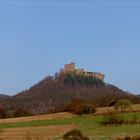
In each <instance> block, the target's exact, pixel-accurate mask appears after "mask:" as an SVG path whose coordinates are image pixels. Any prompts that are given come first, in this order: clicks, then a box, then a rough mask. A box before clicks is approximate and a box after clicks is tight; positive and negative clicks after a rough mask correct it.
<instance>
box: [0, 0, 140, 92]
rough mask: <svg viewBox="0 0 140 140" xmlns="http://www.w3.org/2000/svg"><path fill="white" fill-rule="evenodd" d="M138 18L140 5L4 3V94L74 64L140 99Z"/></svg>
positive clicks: (0, 61)
mask: <svg viewBox="0 0 140 140" xmlns="http://www.w3.org/2000/svg"><path fill="white" fill-rule="evenodd" d="M139 13H140V2H139V1H138V0H133V1H132V0H123V1H121V0H119V1H118V0H106V1H105V0H98V1H97V0H75V1H74V0H72V1H70V0H65V1H64V0H57V1H56V0H40V1H39V0H28V1H27V0H18V1H17V0H6V1H3V0H0V20H1V22H0V37H1V40H0V68H1V69H0V94H9V95H13V94H16V93H18V92H20V91H22V90H26V89H28V88H30V87H31V86H32V85H34V84H36V83H37V82H38V81H40V80H41V79H43V78H44V77H46V76H47V75H53V74H54V73H55V72H57V71H59V69H60V68H63V65H64V64H66V63H70V62H75V63H76V67H77V68H84V69H85V70H87V71H95V72H101V73H103V74H105V82H107V83H110V84H114V85H116V86H118V87H119V88H121V89H123V90H124V91H128V92H131V93H133V94H140V86H139V85H140V84H139V79H140V74H139V71H140V65H139V60H140V55H139V52H140V39H139V37H140V18H139Z"/></svg>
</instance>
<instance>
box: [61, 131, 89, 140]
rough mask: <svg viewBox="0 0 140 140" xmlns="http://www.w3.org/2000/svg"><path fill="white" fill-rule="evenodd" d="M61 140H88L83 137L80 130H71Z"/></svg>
mask: <svg viewBox="0 0 140 140" xmlns="http://www.w3.org/2000/svg"><path fill="white" fill-rule="evenodd" d="M63 140H89V138H87V137H85V136H83V134H82V132H81V131H80V130H76V129H74V130H71V131H69V132H67V133H66V134H64V136H63Z"/></svg>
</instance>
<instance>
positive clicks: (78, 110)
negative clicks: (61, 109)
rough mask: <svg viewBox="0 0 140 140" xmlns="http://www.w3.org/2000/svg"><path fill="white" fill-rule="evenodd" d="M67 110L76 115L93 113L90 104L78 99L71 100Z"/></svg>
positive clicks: (93, 109)
mask: <svg viewBox="0 0 140 140" xmlns="http://www.w3.org/2000/svg"><path fill="white" fill-rule="evenodd" d="M67 110H68V111H69V112H72V113H74V114H78V115H82V114H91V113H95V107H94V106H93V104H92V103H90V102H88V101H84V100H80V99H74V100H72V102H71V103H70V105H69V106H68V107H67Z"/></svg>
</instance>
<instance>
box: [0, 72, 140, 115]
mask: <svg viewBox="0 0 140 140" xmlns="http://www.w3.org/2000/svg"><path fill="white" fill-rule="evenodd" d="M72 99H84V100H89V101H92V103H93V104H94V105H95V107H99V106H100V107H103V106H111V105H113V104H114V103H115V102H116V101H117V100H119V99H129V100H130V101H131V102H132V103H140V97H138V96H134V95H132V94H130V93H127V92H124V91H123V90H121V89H119V88H117V87H116V86H114V85H111V84H107V83H104V82H103V81H100V80H98V79H95V78H94V77H91V76H84V75H77V74H74V73H69V74H64V73H59V74H55V76H47V77H46V78H44V79H43V80H41V81H40V82H39V83H37V84H36V85H34V86H32V87H31V88H30V89H28V90H26V91H23V92H20V93H18V94H17V95H15V96H11V97H7V98H5V99H3V100H2V101H1V102H0V104H1V106H3V107H4V108H6V109H7V110H9V111H10V110H14V109H16V108H25V109H27V110H29V111H30V112H31V113H32V114H44V113H50V112H56V111H58V108H63V107H64V106H65V105H67V104H68V103H70V102H71V100H72Z"/></svg>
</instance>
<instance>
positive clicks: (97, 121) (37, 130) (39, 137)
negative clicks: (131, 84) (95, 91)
mask: <svg viewBox="0 0 140 140" xmlns="http://www.w3.org/2000/svg"><path fill="white" fill-rule="evenodd" d="M102 109H103V108H102ZM110 109H111V108H110ZM104 111H106V109H105V108H104ZM104 111H102V112H103V113H104ZM99 114H100V113H99ZM51 115H52V117H51ZM51 115H45V116H44V115H43V116H40V117H39V116H38V117H37V116H33V117H27V119H26V117H24V118H17V121H15V119H5V120H1V121H0V129H1V130H2V133H1V137H2V139H3V140H25V139H26V137H28V140H30V139H31V138H30V139H29V137H34V139H32V140H53V139H55V140H61V139H62V135H63V134H64V133H65V132H67V131H68V130H71V129H74V128H76V129H79V130H81V131H82V132H83V133H84V134H85V135H86V136H88V137H89V138H90V140H110V139H112V138H114V137H117V136H120V135H135V134H139V133H140V125H139V124H137V125H120V126H103V125H101V121H102V120H103V116H102V115H96V116H94V115H85V116H76V115H72V114H70V113H58V114H51ZM122 116H124V117H125V118H126V119H132V118H133V117H134V116H135V117H137V118H138V119H139V120H140V112H133V113H124V114H122ZM32 118H33V119H32Z"/></svg>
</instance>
